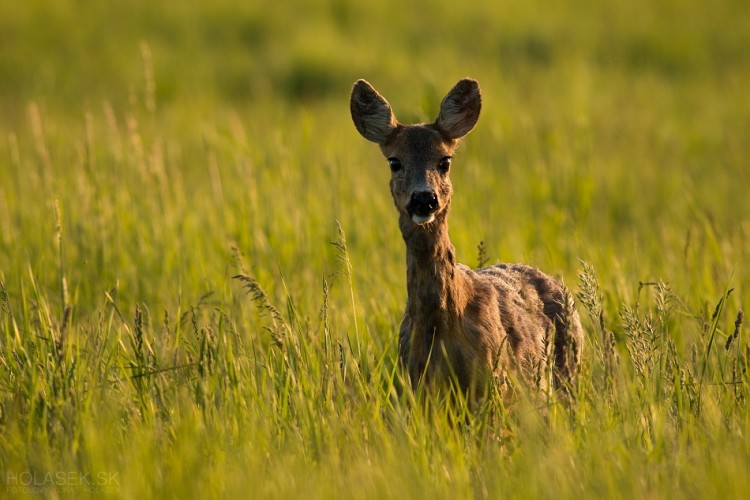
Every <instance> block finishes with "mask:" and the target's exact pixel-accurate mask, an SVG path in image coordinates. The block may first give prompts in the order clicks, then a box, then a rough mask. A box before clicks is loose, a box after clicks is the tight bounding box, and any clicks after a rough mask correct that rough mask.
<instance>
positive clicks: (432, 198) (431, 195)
mask: <svg viewBox="0 0 750 500" xmlns="http://www.w3.org/2000/svg"><path fill="white" fill-rule="evenodd" d="M406 209H407V210H408V211H409V213H411V214H413V215H418V216H420V217H425V216H427V215H430V214H431V213H434V212H435V211H436V210H437V209H438V199H437V195H436V194H435V192H434V191H416V192H414V193H412V194H411V200H409V205H408V206H407V207H406Z"/></svg>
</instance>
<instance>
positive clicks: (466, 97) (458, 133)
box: [435, 78, 482, 139]
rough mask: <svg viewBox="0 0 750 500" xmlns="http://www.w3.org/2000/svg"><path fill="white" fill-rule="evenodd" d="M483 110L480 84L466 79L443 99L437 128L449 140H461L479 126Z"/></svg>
mask: <svg viewBox="0 0 750 500" xmlns="http://www.w3.org/2000/svg"><path fill="white" fill-rule="evenodd" d="M481 109H482V94H481V93H480V92H479V83H477V81H476V80H471V79H469V78H465V79H463V80H461V81H459V82H458V83H457V84H456V86H455V87H453V88H452V89H451V91H450V92H448V95H446V96H445V98H443V102H442V103H441V104H440V114H439V115H438V117H437V120H435V126H437V128H438V129H439V130H440V132H441V133H442V134H443V135H444V136H445V137H447V138H448V139H460V138H461V137H463V136H465V135H466V134H468V133H469V132H471V129H473V128H474V125H476V124H477V120H478V119H479V111H480V110H481Z"/></svg>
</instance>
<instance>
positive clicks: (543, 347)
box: [350, 79, 583, 401]
mask: <svg viewBox="0 0 750 500" xmlns="http://www.w3.org/2000/svg"><path fill="white" fill-rule="evenodd" d="M350 105H351V114H352V119H353V121H354V125H355V126H356V127H357V130H358V131H359V133H360V134H362V136H364V138H365V139H368V140H370V141H372V142H375V143H377V144H379V145H380V149H381V151H382V152H383V155H384V156H385V157H386V158H387V159H388V163H389V164H390V168H391V172H392V175H391V181H390V187H391V195H392V196H393V201H394V203H395V205H396V209H397V210H398V214H399V227H400V229H401V234H402V236H403V238H404V241H405V242H406V282H407V289H408V299H407V303H406V312H405V314H404V318H403V320H402V322H401V328H400V332H399V356H400V360H401V362H402V363H403V364H404V365H405V367H406V369H407V370H408V373H409V378H410V379H411V383H412V385H414V386H416V385H417V384H418V383H420V381H423V382H424V383H426V384H428V385H429V384H435V383H436V382H440V381H446V380H450V379H451V377H455V380H456V381H457V382H458V384H459V386H460V389H461V391H463V392H464V394H466V395H467V396H468V397H469V398H470V401H476V400H477V399H479V398H481V395H482V391H484V390H485V389H486V388H487V382H489V381H490V376H495V377H498V378H499V379H500V382H501V387H502V388H503V393H505V392H506V391H507V384H506V383H505V380H506V377H505V375H506V374H507V373H508V372H509V369H511V368H512V369H514V370H516V373H518V374H520V375H521V378H522V379H523V380H526V381H534V382H535V383H536V385H538V386H541V387H547V384H546V382H545V381H546V380H547V376H546V375H548V374H549V373H548V369H549V368H551V365H554V368H552V371H553V379H554V385H555V386H556V387H557V388H559V389H561V390H562V391H563V392H565V391H566V388H568V387H569V386H570V382H571V381H572V379H573V377H574V376H575V373H576V371H577V367H578V363H579V361H580V356H581V347H582V344H583V330H582V328H581V323H580V319H579V317H578V313H577V312H576V311H575V308H574V305H573V303H572V299H571V297H570V295H569V293H568V292H567V291H566V289H565V288H564V287H563V285H561V284H560V283H559V282H557V281H556V280H555V279H553V278H551V277H549V276H547V275H546V274H544V273H542V272H541V271H539V270H538V269H535V268H533V267H530V266H525V265H520V264H513V265H507V264H501V265H498V266H493V267H487V268H484V269H480V270H477V271H472V270H471V269H470V268H468V267H467V266H464V265H462V264H457V263H456V260H455V250H454V248H453V245H452V244H451V241H450V239H449V238H448V212H449V211H450V205H451V195H452V194H453V188H452V185H451V181H450V178H449V171H450V166H451V160H452V158H453V153H454V151H455V150H456V147H457V146H458V141H459V139H460V138H461V137H463V136H464V135H466V134H468V133H469V132H470V131H471V130H472V129H473V128H474V125H475V124H476V122H477V120H478V118H479V111H480V108H481V105H482V99H481V95H480V92H479V84H478V83H477V82H476V81H475V80H470V79H464V80H461V81H459V82H458V83H457V84H456V86H455V87H453V89H452V90H451V91H450V92H449V93H448V95H446V96H445V98H444V99H443V101H442V103H441V105H440V112H439V114H438V117H437V119H436V120H435V122H434V123H430V124H418V125H402V124H400V123H399V122H398V121H397V120H396V117H395V116H394V114H393V112H392V110H391V107H390V105H389V104H388V101H386V100H385V99H384V98H383V97H382V96H381V95H380V94H378V92H377V91H376V90H375V89H374V88H373V87H372V86H371V85H370V84H369V83H368V82H366V81H365V80H359V81H357V82H356V83H355V84H354V88H353V89H352V95H351V102H350ZM553 336H554V339H553V338H552V337H553ZM553 349H554V360H552V359H549V360H548V358H549V356H550V355H551V354H552V353H551V351H552V350H553Z"/></svg>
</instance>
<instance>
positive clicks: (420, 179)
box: [350, 79, 482, 225]
mask: <svg viewBox="0 0 750 500" xmlns="http://www.w3.org/2000/svg"><path fill="white" fill-rule="evenodd" d="M350 104H351V113H352V120H354V125H355V126H356V127H357V130H358V131H359V133H360V134H362V136H363V137H364V138H365V139H368V140H370V141H372V142H375V143H377V144H378V145H380V150H381V151H382V152H383V155H384V156H385V157H386V158H387V159H388V163H389V165H390V167H391V174H392V175H391V183H390V184H391V194H392V195H393V201H394V203H395V205H396V208H397V209H398V211H399V213H400V214H401V215H402V216H404V217H405V218H407V219H408V220H410V221H411V222H412V223H414V224H417V225H424V224H429V223H431V222H433V221H434V220H435V219H436V218H438V217H441V216H443V218H444V214H446V213H447V211H448V208H449V207H450V200H451V194H452V192H453V188H452V186H451V182H450V177H449V173H450V165H451V159H452V158H453V153H454V151H455V150H456V147H457V146H458V141H459V139H460V138H461V137H463V136H465V135H466V134H468V133H469V132H470V131H471V130H472V129H473V128H474V125H476V123H477V120H478V119H479V111H480V109H481V107H482V97H481V94H480V92H479V84H478V83H477V82H476V81H475V80H470V79H463V80H461V81H459V82H458V83H457V84H456V86H455V87H453V89H451V91H450V92H448V95H446V96H445V98H444V99H443V101H442V103H441V104H440V113H439V114H438V117H437V119H436V120H435V121H434V122H433V123H430V124H419V125H402V124H400V123H399V122H398V120H396V117H395V115H394V114H393V111H392V110H391V106H390V105H389V104H388V101H386V100H385V98H383V96H381V95H380V94H378V92H377V91H376V90H375V89H374V88H373V87H372V85H370V84H369V83H368V82H366V81H365V80H359V81H357V82H356V83H355V84H354V88H353V89H352V96H351V103H350Z"/></svg>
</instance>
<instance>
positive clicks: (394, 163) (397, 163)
mask: <svg viewBox="0 0 750 500" xmlns="http://www.w3.org/2000/svg"><path fill="white" fill-rule="evenodd" d="M388 165H390V166H391V172H393V173H396V172H398V171H399V170H401V160H399V159H398V158H388Z"/></svg>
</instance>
